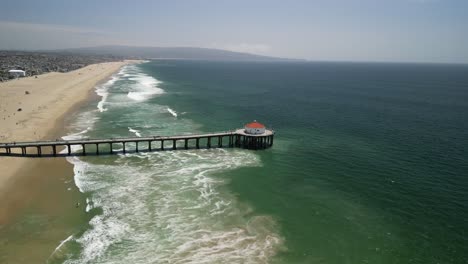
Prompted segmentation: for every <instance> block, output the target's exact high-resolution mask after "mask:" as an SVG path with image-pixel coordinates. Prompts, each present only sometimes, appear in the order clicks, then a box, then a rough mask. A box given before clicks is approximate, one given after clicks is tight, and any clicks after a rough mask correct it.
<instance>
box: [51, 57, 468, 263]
mask: <svg viewBox="0 0 468 264" xmlns="http://www.w3.org/2000/svg"><path fill="white" fill-rule="evenodd" d="M98 93H99V94H100V95H102V96H103V100H102V101H101V102H100V103H99V105H98V107H96V105H97V102H96V103H93V104H90V105H89V107H87V108H86V109H83V111H82V112H80V113H78V114H77V115H76V118H75V121H74V122H73V123H72V124H71V127H70V129H71V131H72V132H76V134H74V135H69V137H104V136H106V137H109V136H134V135H167V134H184V133H192V132H203V131H206V132H208V131H222V130H228V129H232V128H236V127H240V126H242V124H243V123H245V122H248V121H251V120H252V119H257V120H259V121H261V122H264V123H265V124H267V125H268V126H271V127H273V128H274V129H275V130H276V131H277V136H276V138H275V145H274V147H273V148H272V149H269V150H266V151H246V150H235V149H233V150H216V149H213V150H201V151H197V150H190V151H177V152H160V153H144V154H129V155H126V156H122V155H120V156H108V157H105V158H103V157H99V158H97V157H87V158H83V159H80V160H78V159H73V160H70V161H71V162H73V163H74V164H75V173H76V175H75V180H76V183H77V185H78V187H79V188H80V190H81V191H82V192H83V193H84V195H85V196H86V197H87V200H88V206H87V210H88V212H89V216H90V219H91V220H90V223H89V225H87V226H84V227H83V232H82V233H79V234H73V235H72V237H71V238H70V240H69V241H68V242H66V243H65V244H64V246H63V247H60V248H59V249H58V250H57V251H58V253H57V258H56V259H57V261H62V260H64V259H66V262H67V263H83V262H89V263H128V262H130V261H134V262H136V263H145V262H146V263H160V262H163V263H165V262H167V263H186V262H193V263H221V262H223V263H245V262H250V263H466V261H467V259H468V254H467V253H466V248H468V239H467V237H468V236H467V232H468V224H467V222H466V219H467V218H468V205H467V204H468V203H467V202H468V201H467V198H466V197H467V194H468V180H467V178H466V176H467V170H468V153H467V148H468V137H467V135H466V131H468V115H467V113H468V101H467V99H468V67H467V66H457V65H417V64H352V63H341V64H340V63H255V62H251V63H244V62H242V63H240V62H209V61H152V62H149V63H145V64H140V65H137V66H129V67H126V68H124V69H123V70H122V71H121V72H120V73H119V74H117V75H115V76H114V78H113V80H111V81H110V82H108V83H107V84H104V85H103V86H101V87H98Z"/></svg>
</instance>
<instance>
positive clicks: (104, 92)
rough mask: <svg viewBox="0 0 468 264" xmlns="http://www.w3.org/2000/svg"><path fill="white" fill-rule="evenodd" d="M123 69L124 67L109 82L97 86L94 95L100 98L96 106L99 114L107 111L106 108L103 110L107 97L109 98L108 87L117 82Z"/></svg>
mask: <svg viewBox="0 0 468 264" xmlns="http://www.w3.org/2000/svg"><path fill="white" fill-rule="evenodd" d="M124 69H125V67H122V69H121V70H120V71H119V73H117V74H114V75H113V76H112V77H111V79H110V80H109V81H107V82H106V83H104V84H102V85H99V86H97V87H96V94H97V95H99V96H101V100H100V101H99V103H98V104H97V108H98V109H99V111H100V112H104V111H107V109H106V108H104V104H105V103H106V101H107V97H108V96H109V92H108V89H109V87H110V86H112V85H113V84H114V83H115V82H116V81H117V80H119V77H118V76H119V74H120V73H121V72H122V71H123V70H124Z"/></svg>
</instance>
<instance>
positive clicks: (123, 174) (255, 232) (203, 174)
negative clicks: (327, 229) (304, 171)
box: [67, 150, 281, 263]
mask: <svg viewBox="0 0 468 264" xmlns="http://www.w3.org/2000/svg"><path fill="white" fill-rule="evenodd" d="M118 157H119V158H117V159H116V160H115V163H114V164H103V165H96V164H93V165H89V166H88V167H86V168H83V167H81V168H80V170H82V171H81V173H79V174H78V175H77V178H79V179H80V181H79V183H78V184H79V185H80V186H81V188H80V190H85V191H87V192H89V193H92V194H93V198H92V200H93V206H94V207H100V208H102V210H103V213H102V214H101V215H98V216H95V217H94V218H93V219H92V220H91V222H90V225H91V227H92V228H91V229H89V230H87V231H86V232H85V233H84V234H83V235H82V236H81V237H80V238H78V239H76V241H77V242H79V243H81V245H82V246H83V247H84V249H83V251H82V254H81V256H80V258H79V259H76V260H69V261H68V262H67V263H86V262H94V261H97V260H99V262H101V263H128V262H149V263H152V262H158V260H161V259H164V260H166V261H168V262H171V263H187V262H189V263H202V262H203V263H219V262H225V263H233V262H239V261H241V262H247V263H249V262H255V263H256V262H268V260H269V258H270V257H271V256H272V255H274V253H275V250H276V249H277V247H278V246H279V245H280V244H281V238H280V237H279V236H278V235H277V233H276V232H275V228H274V227H273V224H272V223H273V222H274V221H273V219H271V217H268V216H254V217H249V218H246V217H245V215H247V213H246V211H244V210H247V211H250V210H251V209H242V208H247V207H246V206H245V205H240V204H239V201H237V199H236V198H235V196H232V195H230V194H229V193H226V192H222V191H221V190H220V187H221V186H223V185H225V184H226V181H224V180H223V179H220V178H218V177H214V176H212V175H214V174H216V173H219V172H220V171H223V170H228V169H233V168H237V167H239V166H259V165H260V160H259V159H258V157H257V156H256V155H255V154H253V153H251V152H247V151H242V150H240V151H237V150H234V151H222V150H193V151H180V152H177V151H174V152H157V153H140V154H127V155H122V156H118ZM155 168H157V169H155ZM226 219H229V221H226ZM122 241H125V245H126V246H125V247H124V248H122V247H118V248H115V247H112V245H116V244H120V243H122Z"/></svg>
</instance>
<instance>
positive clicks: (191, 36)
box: [0, 0, 468, 63]
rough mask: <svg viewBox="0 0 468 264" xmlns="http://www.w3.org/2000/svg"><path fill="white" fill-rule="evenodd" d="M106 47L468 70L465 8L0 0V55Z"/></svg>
mask: <svg viewBox="0 0 468 264" xmlns="http://www.w3.org/2000/svg"><path fill="white" fill-rule="evenodd" d="M106 44H120V45H138V46H194V47H207V48H221V49H228V50H233V51H243V52H251V53H257V54H262V55H272V56H280V57H291V58H304V59H310V60H345V61H420V62H426V61H427V62H462V63H468V0H315V1H314V0H302V1H301V0H297V1H294V0H288V1H266V0H265V1H254V0H233V1H227V0H226V1H225V0H212V1H204V0H192V1H188V0H187V1H178V0H172V1H169V0H167V1H156V0H132V1H123V0H122V1H119V0H112V1H111V0H79V1H78V0H75V1H67V0H30V1H22V0H14V1H10V0H8V1H6V0H0V49H50V48H67V47H83V46H96V45H106Z"/></svg>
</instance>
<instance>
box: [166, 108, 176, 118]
mask: <svg viewBox="0 0 468 264" xmlns="http://www.w3.org/2000/svg"><path fill="white" fill-rule="evenodd" d="M167 111H168V112H169V113H170V114H171V115H172V116H174V117H177V112H176V111H174V110H172V109H171V108H169V107H168V108H167Z"/></svg>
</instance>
